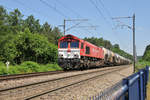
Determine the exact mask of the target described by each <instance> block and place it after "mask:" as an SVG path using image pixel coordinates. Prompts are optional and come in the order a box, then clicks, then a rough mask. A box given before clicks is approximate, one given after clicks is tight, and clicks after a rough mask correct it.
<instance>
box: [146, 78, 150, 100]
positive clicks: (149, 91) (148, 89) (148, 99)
mask: <svg viewBox="0 0 150 100" xmlns="http://www.w3.org/2000/svg"><path fill="white" fill-rule="evenodd" d="M147 100H150V80H149V83H148V85H147Z"/></svg>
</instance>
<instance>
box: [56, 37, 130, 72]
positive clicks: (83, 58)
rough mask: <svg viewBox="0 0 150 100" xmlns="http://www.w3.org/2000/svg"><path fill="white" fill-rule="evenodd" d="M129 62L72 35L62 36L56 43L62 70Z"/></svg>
mask: <svg viewBox="0 0 150 100" xmlns="http://www.w3.org/2000/svg"><path fill="white" fill-rule="evenodd" d="M130 62H131V61H130V60H128V59H126V58H124V57H122V56H120V55H118V54H115V53H113V52H112V51H110V50H108V49H106V48H104V47H97V46H95V45H93V44H91V43H89V42H87V41H84V40H82V39H79V38H77V37H75V36H73V35H66V36H63V37H62V38H60V39H59V41H58V63H59V65H60V66H61V67H62V68H63V69H64V70H69V69H88V68H91V67H97V66H104V65H121V64H129V63H130Z"/></svg>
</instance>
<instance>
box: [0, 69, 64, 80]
mask: <svg viewBox="0 0 150 100" xmlns="http://www.w3.org/2000/svg"><path fill="white" fill-rule="evenodd" d="M60 73H64V71H48V72H36V73H27V74H15V75H0V82H1V81H4V80H12V79H13V80H14V79H20V78H21V79H22V78H29V77H35V76H42V75H53V74H60Z"/></svg>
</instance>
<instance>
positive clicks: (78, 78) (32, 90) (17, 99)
mask: <svg viewBox="0 0 150 100" xmlns="http://www.w3.org/2000/svg"><path fill="white" fill-rule="evenodd" d="M124 68H126V67H119V66H118V67H114V68H110V69H107V70H106V69H105V70H100V71H93V72H89V73H83V74H77V75H72V76H67V77H62V78H58V79H52V80H47V81H42V82H37V83H32V84H28V85H23V86H18V87H13V88H8V89H3V90H0V100H24V99H25V100H30V99H34V98H39V97H40V96H42V95H45V94H49V93H52V92H55V91H58V90H60V89H64V88H67V87H70V86H73V85H76V84H80V83H82V82H85V81H90V80H92V79H94V78H98V77H100V76H103V75H105V74H108V73H111V72H114V71H118V70H121V69H124Z"/></svg>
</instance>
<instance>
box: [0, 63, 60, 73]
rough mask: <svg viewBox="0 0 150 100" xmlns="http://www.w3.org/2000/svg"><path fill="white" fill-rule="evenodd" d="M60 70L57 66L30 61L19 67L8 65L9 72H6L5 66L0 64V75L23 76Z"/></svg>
mask: <svg viewBox="0 0 150 100" xmlns="http://www.w3.org/2000/svg"><path fill="white" fill-rule="evenodd" d="M57 70H62V68H61V67H59V66H58V64H45V65H42V64H37V63H35V62H32V61H26V62H23V63H22V64H20V65H10V66H9V70H7V68H6V65H4V64H3V63H2V62H0V75H7V74H24V73H32V72H46V71H57Z"/></svg>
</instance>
